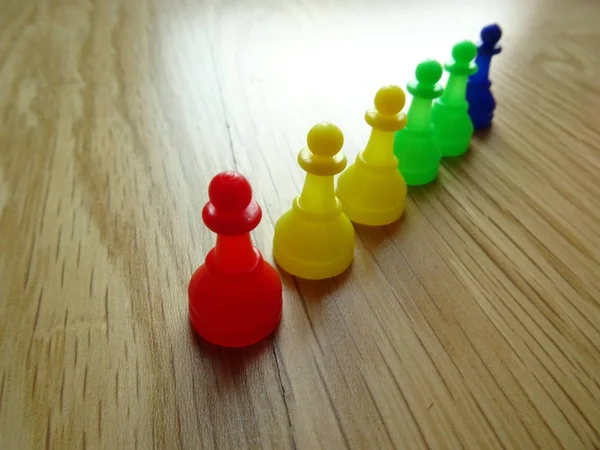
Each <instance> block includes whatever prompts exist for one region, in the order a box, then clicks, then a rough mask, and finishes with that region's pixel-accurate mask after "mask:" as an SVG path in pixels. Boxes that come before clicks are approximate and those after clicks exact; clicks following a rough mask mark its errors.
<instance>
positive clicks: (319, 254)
mask: <svg viewBox="0 0 600 450" xmlns="http://www.w3.org/2000/svg"><path fill="white" fill-rule="evenodd" d="M307 144H308V147H307V148H305V149H303V150H302V151H301V152H300V154H299V156H298V162H299V164H300V166H301V167H302V168H303V169H304V170H305V171H306V172H307V175H306V180H305V183H304V187H303V189H302V193H301V194H300V195H299V196H298V197H296V198H295V199H294V200H293V202H292V208H291V209H290V210H289V211H287V212H286V213H285V214H283V215H282V216H281V217H280V218H279V220H278V221H277V223H276V224H275V234H274V236H273V256H274V258H275V261H276V262H277V264H278V265H279V266H280V267H281V268H282V269H283V270H285V271H286V272H288V273H290V274H292V275H294V276H296V277H299V278H305V279H313V280H317V279H323V278H330V277H333V276H336V275H339V274H340V273H342V272H344V271H345V270H346V269H347V268H348V267H349V266H350V264H352V260H353V258H354V228H353V226H352V223H351V222H350V220H349V219H348V217H346V215H345V214H343V212H342V206H341V203H340V201H339V200H338V198H337V197H336V196H335V192H334V179H333V177H334V175H335V174H337V173H339V172H341V171H342V170H343V169H344V167H345V165H346V158H345V157H344V156H343V155H342V154H340V150H341V149H342V146H343V144H344V136H343V134H342V132H341V130H340V129H339V128H338V127H337V126H335V125H333V124H331V123H320V124H317V125H315V126H314V127H313V128H312V129H311V130H310V131H309V133H308V136H307Z"/></svg>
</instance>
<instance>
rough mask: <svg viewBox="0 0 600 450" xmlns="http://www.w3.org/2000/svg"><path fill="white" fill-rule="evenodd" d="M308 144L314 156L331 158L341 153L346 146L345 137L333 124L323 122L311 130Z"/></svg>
mask: <svg viewBox="0 0 600 450" xmlns="http://www.w3.org/2000/svg"><path fill="white" fill-rule="evenodd" d="M306 143H307V144H308V148H309V149H310V151H311V153H313V154H314V155H317V156H323V157H331V156H334V155H335V154H337V153H339V151H340V150H341V149H342V147H343V146H344V135H343V133H342V130H340V129H339V128H338V127H337V126H336V125H334V124H333V123H331V122H322V123H318V124H317V125H315V126H314V127H312V128H311V129H310V131H309V132H308V135H307V136H306Z"/></svg>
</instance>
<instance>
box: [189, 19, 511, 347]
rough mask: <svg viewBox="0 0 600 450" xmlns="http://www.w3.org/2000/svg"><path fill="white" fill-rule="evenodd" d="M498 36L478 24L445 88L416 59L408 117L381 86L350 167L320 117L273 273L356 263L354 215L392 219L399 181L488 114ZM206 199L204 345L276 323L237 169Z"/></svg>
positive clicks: (359, 220) (374, 221)
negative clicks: (478, 39)
mask: <svg viewBox="0 0 600 450" xmlns="http://www.w3.org/2000/svg"><path fill="white" fill-rule="evenodd" d="M490 37H491V38H493V39H490ZM499 38H500V30H499V28H498V27H497V26H491V27H486V28H484V30H483V31H482V41H483V42H482V44H481V45H480V46H479V48H477V47H476V46H475V44H473V43H472V42H470V41H463V42H460V43H458V44H456V45H455V46H454V47H453V49H452V57H453V58H452V61H451V62H449V63H447V64H446V65H445V68H446V70H447V71H448V72H449V78H448V82H447V84H446V88H445V89H444V88H442V86H441V85H440V84H439V80H440V79H441V76H442V66H441V65H440V64H439V63H438V62H436V61H434V60H426V61H424V62H422V63H421V64H419V65H418V67H417V69H416V80H414V81H412V82H410V83H409V84H408V91H409V92H410V93H411V94H412V95H413V101H412V104H411V106H410V109H409V111H408V115H406V114H404V113H403V112H402V108H403V107H404V104H405V94H404V91H403V90H402V89H401V88H400V87H398V86H385V87H383V88H381V89H379V91H378V92H377V94H376V95H375V101H374V104H375V107H374V108H372V109H369V110H368V111H367V112H366V114H365V120H366V122H367V123H368V124H369V125H370V126H371V127H372V132H371V135H370V138H369V141H368V143H367V145H366V147H365V149H364V150H363V151H361V152H360V153H359V154H358V156H357V157H356V160H355V161H354V163H353V164H351V165H350V166H348V167H346V165H347V160H346V157H345V156H344V155H343V154H342V153H341V149H342V147H343V144H344V136H343V134H342V131H341V130H340V129H339V128H338V127H337V126H336V125H334V124H332V123H329V122H326V123H320V124H317V125H315V126H314V127H313V128H312V129H311V130H310V131H309V132H308V135H307V147H306V148H304V149H302V150H301V151H300V153H299V155H298V163H299V165H300V167H301V168H302V169H303V170H304V171H306V178H305V182H304V185H303V188H302V192H301V193H300V195H298V196H297V197H296V198H295V199H294V200H293V202H292V207H291V208H290V209H289V210H288V211H287V212H286V213H284V214H283V215H282V216H281V217H280V218H279V220H278V221H277V223H276V224H275V231H274V236H273V257H274V259H275V261H276V263H277V265H278V266H279V267H280V268H281V269H283V270H284V271H286V272H287V273H289V274H291V275H293V276H296V277H298V278H303V279H309V280H318V279H324V278H330V277H334V276H336V275H339V274H341V273H342V272H344V271H345V270H346V269H347V268H348V267H349V266H350V265H351V263H352V260H353V259H354V240H355V236H354V226H353V224H352V223H356V224H362V225H369V226H382V225H387V224H390V223H393V222H395V221H397V220H398V219H399V218H400V217H401V216H402V214H403V211H404V205H405V200H406V195H407V185H422V184H426V183H429V182H431V181H433V180H434V179H435V178H436V176H437V173H438V168H439V164H440V160H441V158H442V156H457V155H460V154H463V153H464V152H465V151H466V150H467V148H468V146H469V142H470V139H471V135H472V133H473V129H474V124H475V125H476V126H477V128H481V127H487V126H489V124H490V122H491V118H492V116H493V106H495V103H494V104H493V105H492V108H491V109H490V101H489V98H492V102H493V97H491V93H489V87H490V84H491V83H490V82H489V79H488V73H489V59H490V57H491V55H493V54H495V53H498V51H499V49H498V48H497V47H496V42H497V41H498V39H499ZM494 40H495V42H493V43H492V44H490V43H491V42H492V41H494ZM476 54H477V60H475V58H476ZM486 61H487V62H486ZM478 65H479V71H478V70H477V67H478ZM477 73H479V76H478V77H475V74H477ZM469 77H472V78H469ZM485 92H487V93H489V96H488V95H487V94H485V95H483V94H484V93H485ZM484 97H485V98H484ZM468 98H469V100H468V101H467V99H468ZM338 174H341V175H340V176H339V178H338V181H337V186H336V184H335V180H334V178H335V176H336V175H338ZM208 195H209V202H208V203H207V204H206V205H205V207H204V209H203V211H202V218H203V221H204V223H205V224H206V226H207V227H208V228H209V229H210V230H211V231H213V232H214V233H216V234H217V243H216V246H215V247H214V248H213V249H212V250H211V251H210V252H209V253H208V255H207V257H206V260H205V262H204V264H203V265H202V266H200V268H199V269H198V270H197V271H196V272H195V273H194V275H193V276H192V279H191V281H190V284H189V287H188V295H189V309H190V320H191V323H192V325H193V327H194V329H195V330H196V332H197V333H198V334H199V335H200V336H202V337H203V338H204V339H206V340H208V341H209V342H212V343H214V344H218V345H223V346H228V347H240V346H245V345H249V344H252V343H254V342H257V341H259V340H260V339H262V338H263V337H265V336H267V335H268V334H270V333H271V332H272V331H273V329H274V328H275V327H276V326H277V324H278V323H279V321H280V319H281V309H282V285H281V280H280V278H279V274H278V273H277V271H276V270H275V269H274V268H273V267H272V266H271V265H270V264H268V263H267V262H266V261H264V259H263V257H262V255H261V253H260V252H259V251H258V250H257V249H256V248H255V247H254V246H253V245H252V242H251V238H250V232H251V231H252V230H253V229H254V228H255V227H256V226H257V225H258V223H259V222H260V220H261V217H262V211H261V208H260V206H259V205H258V204H257V203H256V201H254V200H253V199H252V188H251V186H250V183H249V182H248V180H247V179H246V178H245V177H244V176H243V175H241V174H239V173H237V172H223V173H220V174H218V175H216V176H215V177H214V178H213V180H212V181H211V183H210V185H209V188H208Z"/></svg>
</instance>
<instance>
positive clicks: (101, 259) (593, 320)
mask: <svg viewBox="0 0 600 450" xmlns="http://www.w3.org/2000/svg"><path fill="white" fill-rule="evenodd" d="M598 17H600V3H599V2H597V1H592V0H546V1H543V0H527V1H525V0H523V1H509V0H496V1H494V2H487V1H484V0H480V1H475V0H470V1H462V0H454V1H442V0H439V1H434V0H425V1H420V2H416V1H412V2H411V1H408V0H389V1H387V0H371V1H369V2H365V1H361V0H297V1H291V0H290V1H288V0H283V1H282V0H121V1H119V0H87V1H86V0H18V1H17V0H12V1H11V0H1V1H0V61H1V63H0V113H1V117H2V120H1V125H0V130H1V134H0V243H1V247H0V256H1V257H0V349H1V352H0V448H2V449H3V450H9V449H10V450H12V449H16V450H24V449H40V448H53V449H79V448H83V449H85V448H87V449H91V448H103V449H134V448H139V449H151V448H156V449H212V448H220V449H242V448H252V449H263V448H276V449H285V448H297V449H320V448H323V449H343V448H353V449H387V448H401V449H420V448H436V449H442V448H443V449H459V448H471V449H486V448H522V449H533V448H538V447H539V448H543V449H545V450H547V449H554V448H565V449H568V450H572V449H582V448H594V447H595V448H598V446H600V403H599V402H600V226H599V222H598V221H599V218H600V212H599V211H600V209H599V206H600V177H599V176H598V173H599V170H600V148H599V144H598V143H599V142H600V119H599V116H598V112H599V111H600V89H599V81H598V75H599V74H600V51H599V50H598V48H599V46H600V30H599V29H598ZM490 22H498V23H499V24H500V25H501V26H502V27H503V30H504V36H503V39H502V45H503V47H504V50H503V52H502V53H501V54H500V55H498V56H497V57H495V59H494V61H493V64H492V79H493V82H494V92H495V95H496V98H497V100H498V108H497V110H496V118H495V125H494V127H493V129H492V130H491V131H489V132H488V133H483V134H481V135H477V136H475V137H474V138H473V142H472V146H471V150H470V152H469V153H468V154H467V155H466V156H465V157H464V158H461V159H459V160H456V161H447V162H444V164H443V167H442V168H441V170H440V175H439V179H438V181H437V182H436V183H434V184H432V185H430V186H427V187H423V188H419V189H411V190H410V191H409V199H408V201H407V207H406V214H405V216H404V218H403V219H402V220H401V221H400V223H399V224H396V225H393V226H388V227H384V228H374V229H368V228H363V227H357V239H356V252H355V260H354V264H353V266H352V267H351V269H350V270H349V271H348V272H347V273H345V274H343V275H341V276H339V277H336V278H335V279H332V280H326V281H322V282H307V281H302V280H296V279H294V278H293V277H290V276H288V275H285V274H282V280H283V284H284V314H283V320H282V323H281V326H280V328H279V330H278V331H277V332H276V334H275V335H274V336H273V338H272V339H268V340H265V341H263V342H262V343H260V344H258V345H255V346H253V347H250V348H247V349H243V350H224V349H218V348H215V347H212V346H210V345H208V344H205V343H202V342H200V341H199V340H198V339H197V338H195V336H194V334H193V333H192V332H191V330H190V326H189V322H188V310H187V283H188V281H189V278H190V276H191V274H192V273H193V271H194V270H195V269H196V268H197V267H198V266H199V265H200V264H201V263H202V262H203V260H204V256H205V255H206V253H207V251H208V250H209V249H210V248H211V247H212V246H213V245H214V242H215V237H214V235H213V234H212V233H210V232H209V231H208V230H207V229H206V228H205V227H204V225H203V223H202V221H201V216H200V212H201V209H202V207H203V205H204V204H205V202H206V201H207V186H208V183H209V181H210V179H211V178H212V176H214V175H215V174H216V173H218V172H219V171H222V170H232V169H234V170H238V171H240V172H242V173H244V174H245V175H246V176H247V177H248V178H249V180H250V181H251V183H252V185H253V189H254V194H255V198H256V199H257V201H258V202H259V203H260V205H261V206H262V207H263V211H264V218H263V221H262V222H261V224H260V225H259V227H258V228H257V229H256V230H255V232H253V238H254V242H255V244H256V245H257V247H258V248H259V249H260V250H261V251H262V252H263V254H264V255H265V257H266V258H267V260H269V261H271V262H272V256H271V250H272V234H273V225H274V222H275V220H276V219H277V218H278V217H279V216H280V215H281V214H282V213H284V212H285V211H286V210H287V209H288V208H289V207H290V206H291V201H292V199H293V198H294V197H295V196H296V195H298V193H299V192H300V189H301V186H302V182H303V178H304V172H302V170H301V169H300V168H299V167H298V165H297V163H296V155H297V153H298V152H299V150H300V149H301V148H302V147H303V146H304V145H305V142H306V141H305V139H306V133H307V132H308V130H309V129H310V127H311V126H312V125H314V124H315V123H318V122H321V121H333V122H334V123H336V124H337V125H339V126H340V128H341V129H342V130H343V131H344V134H345V138H346V139H345V145H344V152H345V154H346V155H347V156H348V158H349V160H350V161H352V160H353V159H354V157H355V155H356V154H357V153H358V152H359V151H360V150H361V149H362V148H363V146H364V145H365V143H366V140H367V138H368V135H369V132H370V129H369V127H368V125H367V124H366V123H365V122H364V112H365V110H366V109H367V108H369V107H371V106H372V104H373V97H374V95H375V92H376V91H377V89H378V88H379V87H380V86H382V85H385V84H390V83H391V84H399V85H401V86H403V87H404V86H406V83H407V82H408V81H409V80H411V79H412V77H413V74H414V68H415V66H416V64H417V63H418V62H419V61H421V60H423V59H426V58H430V57H432V58H436V59H438V60H440V61H445V60H447V59H448V58H449V56H450V50H451V47H452V45H453V44H454V43H455V42H457V41H459V40H462V39H465V38H466V39H472V40H474V41H477V40H478V33H479V30H480V28H481V27H482V26H483V25H486V24H488V23H490ZM405 110H406V109H405Z"/></svg>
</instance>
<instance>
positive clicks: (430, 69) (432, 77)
mask: <svg viewBox="0 0 600 450" xmlns="http://www.w3.org/2000/svg"><path fill="white" fill-rule="evenodd" d="M442 72H443V69H442V65H441V64H440V63H439V62H437V61H435V60H433V59H426V60H425V61H423V62H421V63H420V64H419V65H418V66H417V70H415V76H416V77H417V81H418V82H419V84H420V85H423V86H434V85H435V84H436V83H437V82H438V81H440V78H442Z"/></svg>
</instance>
